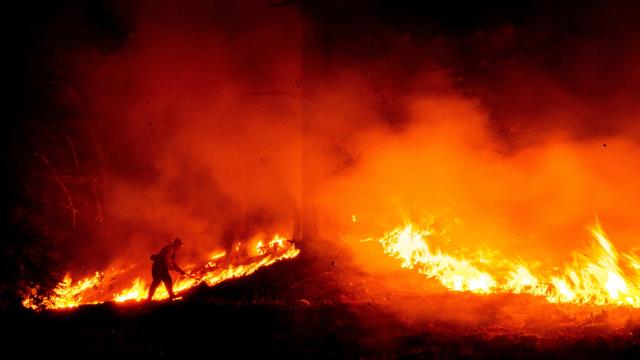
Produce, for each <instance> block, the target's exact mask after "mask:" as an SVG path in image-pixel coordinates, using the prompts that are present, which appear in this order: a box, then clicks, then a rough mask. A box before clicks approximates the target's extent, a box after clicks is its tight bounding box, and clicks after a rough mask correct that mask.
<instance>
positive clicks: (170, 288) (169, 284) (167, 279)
mask: <svg viewBox="0 0 640 360" xmlns="http://www.w3.org/2000/svg"><path fill="white" fill-rule="evenodd" d="M162 282H163V283H164V287H165V288H167V292H168V293H169V299H171V300H173V298H175V297H176V294H174V293H173V280H172V279H171V275H169V272H167V274H166V275H165V276H164V277H163V278H162Z"/></svg>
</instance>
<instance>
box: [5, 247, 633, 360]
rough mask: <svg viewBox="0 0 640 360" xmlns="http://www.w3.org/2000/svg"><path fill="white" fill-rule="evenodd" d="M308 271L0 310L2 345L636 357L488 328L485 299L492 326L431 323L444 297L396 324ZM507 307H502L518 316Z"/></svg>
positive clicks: (620, 341)
mask: <svg viewBox="0 0 640 360" xmlns="http://www.w3.org/2000/svg"><path fill="white" fill-rule="evenodd" d="M310 262H313V260H310V259H304V258H300V259H295V260H292V261H288V262H282V263H278V264H275V265H274V266H272V267H270V268H267V269H263V270H260V271H258V272H257V273H255V274H254V275H252V276H249V277H247V278H243V279H237V280H233V281H229V282H226V283H223V284H221V285H219V286H217V287H214V288H207V287H200V288H197V289H194V290H193V291H191V292H190V293H188V294H185V295H184V297H183V298H182V299H181V300H178V301H174V302H172V303H170V302H154V303H152V304H144V303H134V304H126V305H121V304H120V305H116V304H112V303H107V304H102V305H95V306H83V307H81V308H78V309H74V310H68V311H43V312H33V311H30V310H26V309H16V310H14V311H9V310H5V311H4V312H3V314H2V317H3V319H2V323H3V325H4V327H5V329H9V330H10V331H8V333H7V334H6V335H4V341H3V343H4V344H6V345H5V349H6V348H8V350H9V351H11V352H10V353H15V354H16V357H26V358H34V357H40V356H42V357H47V358H52V357H53V356H55V357H56V358H57V357H58V356H60V357H62V358H78V357H80V358H91V359H123V358H137V359H165V358H185V359H186V358H201V357H207V358H214V357H216V358H248V357H268V358H272V357H281V358H328V357H331V358H396V357H399V358H434V359H459V358H460V359H465V358H469V359H476V358H480V359H487V358H520V359H536V358H557V359H560V358H562V359H604V358H628V359H638V358H640V327H638V326H637V324H636V323H630V324H629V325H628V326H627V327H625V328H623V329H622V330H620V331H617V332H616V331H614V332H611V331H609V332H602V331H598V329H597V324H598V322H597V321H593V322H592V323H589V324H587V325H589V326H587V325H585V324H584V323H582V324H580V325H579V326H575V327H573V328H572V330H566V327H563V328H562V331H560V330H558V329H555V330H554V332H549V333H548V336H546V337H545V336H541V335H539V334H540V332H536V330H535V326H536V325H535V324H531V325H529V328H528V329H530V331H528V333H527V332H526V331H509V330H504V329H503V330H500V329H499V328H500V326H501V325H500V324H502V322H504V320H500V321H499V320H496V319H498V318H501V315H499V314H497V313H499V312H500V310H495V309H494V310H491V311H490V310H488V309H489V307H488V305H487V304H489V303H492V302H495V300H487V301H488V302H486V303H483V302H481V301H480V302H478V304H476V305H474V306H475V307H474V308H475V309H478V310H477V311H478V312H486V313H491V315H490V316H489V315H487V316H488V318H489V317H491V319H492V320H483V321H484V322H479V323H475V325H474V326H466V325H465V324H464V323H462V322H457V323H456V322H448V321H445V320H443V319H447V318H448V317H452V318H455V317H456V314H455V308H456V306H462V305H458V303H457V302H456V301H460V302H462V303H464V302H468V301H469V299H472V298H470V297H464V296H458V297H455V296H454V297H453V298H454V299H456V300H447V299H451V298H452V297H451V296H450V295H447V294H444V295H434V296H431V297H414V301H420V302H433V303H439V305H438V306H439V307H438V309H440V310H445V311H444V313H443V314H442V316H441V317H434V316H432V315H429V316H422V317H421V316H416V317H415V318H414V317H409V318H407V317H406V316H399V315H398V312H397V311H395V310H394V309H393V307H389V306H386V305H384V303H377V302H375V301H371V302H370V301H360V300H358V301H356V300H354V298H353V296H352V293H351V292H350V291H344V290H341V289H339V287H332V285H331V280H330V277H331V276H330V275H331V274H330V272H329V271H325V272H322V271H319V269H318V267H317V266H316V267H313V266H309V265H308V264H309V263H310ZM354 287H355V286H354ZM314 289H315V292H314ZM302 295H306V296H305V297H303V296H302ZM514 299H515V300H514ZM517 299H519V298H513V297H511V298H508V302H509V303H510V304H515V305H512V306H517V307H521V305H520V303H518V300H517ZM452 301H453V302H452ZM501 301H502V302H501V304H505V303H506V302H505V301H504V300H501ZM500 306H502V307H504V306H506V305H500ZM496 314H497V315H496ZM598 316H602V314H599V315H596V318H597V317H598ZM612 316H614V315H610V317H612ZM549 317H550V318H551V319H553V320H554V321H556V318H559V317H558V315H557V314H555V315H554V314H550V315H549ZM501 321H502V322H501ZM510 321H513V319H511V320H510ZM592 325H593V326H592ZM594 326H596V329H595V330H594ZM525 328H526V327H525ZM536 334H538V335H536ZM8 350H5V351H8ZM14 351H15V352H14Z"/></svg>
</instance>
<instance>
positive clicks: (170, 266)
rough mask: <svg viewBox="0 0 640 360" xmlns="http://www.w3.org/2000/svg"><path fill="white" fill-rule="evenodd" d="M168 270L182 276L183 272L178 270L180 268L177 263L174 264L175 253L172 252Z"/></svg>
mask: <svg viewBox="0 0 640 360" xmlns="http://www.w3.org/2000/svg"><path fill="white" fill-rule="evenodd" d="M169 268H171V269H173V270H175V271H177V272H179V273H180V274H182V275H184V270H182V269H181V268H180V266H178V263H177V262H176V252H175V251H173V252H171V256H170V257H169Z"/></svg>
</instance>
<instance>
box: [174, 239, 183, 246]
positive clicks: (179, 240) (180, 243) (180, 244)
mask: <svg viewBox="0 0 640 360" xmlns="http://www.w3.org/2000/svg"><path fill="white" fill-rule="evenodd" d="M172 244H173V246H182V240H181V239H180V238H175V239H174V240H173V242H172Z"/></svg>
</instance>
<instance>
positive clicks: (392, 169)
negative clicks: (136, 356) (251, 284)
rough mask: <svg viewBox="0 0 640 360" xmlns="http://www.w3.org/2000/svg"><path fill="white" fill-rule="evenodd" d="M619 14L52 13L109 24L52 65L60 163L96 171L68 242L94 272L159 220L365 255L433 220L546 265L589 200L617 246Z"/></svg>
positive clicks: (622, 10) (237, 8)
mask: <svg viewBox="0 0 640 360" xmlns="http://www.w3.org/2000/svg"><path fill="white" fill-rule="evenodd" d="M70 7H71V8H73V9H75V8H76V6H75V5H74V6H70ZM636 8H637V6H635V5H633V4H631V3H625V2H619V3H612V4H609V5H604V4H603V5H601V4H599V3H586V4H584V5H582V6H581V7H576V6H569V5H562V6H558V5H556V4H546V3H541V4H539V5H533V4H528V5H526V6H524V7H523V9H524V10H521V8H518V9H517V10H516V9H515V8H509V7H506V8H500V9H497V8H496V7H491V6H486V5H485V4H482V5H475V6H471V7H469V8H464V9H459V7H455V6H451V7H448V6H445V5H429V4H425V5H422V6H420V5H397V6H392V5H389V4H388V3H387V2H374V3H373V4H368V5H366V6H365V5H363V4H342V2H335V3H332V2H302V3H301V4H299V6H293V5H291V4H288V3H269V2H263V1H256V2H242V4H239V3H238V2H235V1H216V2H208V1H202V2H189V5H184V4H182V3H180V2H176V3H172V2H161V3H158V2H151V3H146V2H140V3H136V4H134V5H132V4H130V3H118V2H115V3H109V4H108V5H107V6H106V7H105V8H101V10H100V11H98V12H97V14H98V15H100V16H98V15H96V12H95V11H94V10H95V9H94V10H92V11H89V14H93V15H91V18H90V19H88V20H87V22H88V23H89V24H90V25H86V24H85V23H84V22H80V24H79V25H78V23H77V22H71V24H75V25H65V24H64V21H65V20H64V19H65V17H63V16H62V15H59V16H57V17H54V18H53V20H52V23H53V24H52V25H51V27H52V28H53V29H58V30H59V29H68V28H69V27H71V28H73V27H74V26H76V27H80V28H82V26H89V27H91V26H96V24H99V25H100V27H101V29H104V28H107V29H108V30H107V31H108V32H110V33H114V34H116V35H117V36H112V37H108V38H107V40H108V41H105V40H104V38H103V37H97V38H94V37H92V36H87V37H85V38H83V41H84V42H82V43H81V44H80V45H75V46H73V47H69V48H68V49H61V50H60V55H58V56H56V57H55V59H56V60H55V62H54V64H53V65H52V66H53V67H54V68H55V69H56V71H57V72H59V73H61V74H63V77H64V78H66V79H71V81H70V83H71V84H72V85H69V86H67V87H65V89H67V90H65V91H63V92H60V91H59V92H58V93H57V94H56V96H57V98H56V102H57V104H58V106H62V107H64V108H65V109H66V110H67V111H68V113H69V114H71V115H68V114H67V113H65V114H64V116H69V117H76V118H79V119H80V121H79V124H80V125H78V124H77V123H73V124H72V125H69V126H67V128H66V129H65V132H66V133H67V137H68V139H67V140H65V137H64V136H61V138H60V139H61V140H60V142H59V144H58V146H59V147H60V148H64V149H69V148H70V144H73V146H75V150H77V153H78V154H77V155H76V157H77V160H75V161H74V160H73V156H71V154H70V153H69V151H68V150H65V154H66V157H65V159H66V160H65V161H66V162H67V163H66V164H65V165H64V167H65V169H67V170H69V171H74V168H76V170H75V171H78V172H81V171H82V170H87V169H88V170H87V171H89V172H91V173H95V174H100V181H99V182H97V183H96V186H95V190H92V191H89V192H88V195H87V196H86V198H88V199H89V200H88V201H85V202H89V203H90V206H89V207H90V208H91V209H92V210H91V211H93V212H94V213H95V214H94V213H91V216H86V217H84V218H83V217H79V218H78V220H77V222H78V224H77V225H76V227H75V228H74V229H75V230H73V231H75V234H76V235H74V236H75V237H73V241H69V242H68V244H67V245H68V246H67V248H68V252H69V253H71V254H73V255H74V256H81V257H83V258H82V259H79V260H78V264H81V265H84V266H85V268H84V269H85V270H86V271H94V270H99V269H100V267H102V266H107V265H108V264H110V263H111V262H112V261H114V260H116V259H121V258H122V257H123V256H124V257H126V258H127V260H130V259H137V258H139V259H145V260H146V258H147V254H148V252H149V251H152V250H154V249H155V248H157V247H158V246H161V245H162V244H164V243H165V242H166V241H168V240H170V239H171V238H172V237H175V236H180V237H182V238H183V239H184V240H185V243H186V244H187V246H186V247H185V249H186V250H187V251H188V252H190V254H189V255H190V257H191V258H197V257H199V256H201V255H202V254H203V253H204V252H206V251H210V250H212V249H216V248H221V247H225V246H226V247H228V246H230V244H231V243H232V242H233V241H241V240H245V239H247V238H250V237H252V236H253V235H255V234H256V233H260V232H275V231H277V232H283V231H284V232H286V233H287V235H289V236H295V235H296V234H294V232H295V231H296V228H297V227H299V225H300V221H303V223H304V226H305V227H306V228H307V229H310V228H314V229H315V230H314V231H313V232H310V231H307V232H305V235H309V237H308V238H307V239H305V240H307V241H312V242H314V243H316V244H322V245H323V246H325V245H327V244H328V246H333V245H336V244H342V241H341V240H343V239H349V240H353V241H351V242H350V244H352V245H353V246H352V247H351V249H352V250H354V251H353V253H354V254H355V256H356V259H359V260H362V261H361V262H362V263H365V264H367V263H369V264H372V263H377V261H378V260H379V258H378V257H382V255H381V252H379V251H378V250H379V249H376V250H375V254H376V255H373V256H374V257H373V258H372V257H371V256H369V254H371V253H373V252H367V251H366V249H367V246H369V245H362V244H363V243H361V242H360V240H361V239H364V238H367V237H370V236H377V235H381V234H382V233H384V232H385V231H388V230H390V229H391V228H393V227H395V226H397V225H400V224H402V222H403V221H404V220H405V219H406V218H412V219H416V218H421V217H432V218H433V219H434V221H435V222H436V224H437V226H440V227H442V228H446V229H447V231H448V234H449V236H448V238H449V239H450V241H451V243H450V244H448V246H451V247H453V248H456V247H457V248H467V247H468V248H480V247H483V246H486V247H490V248H493V249H496V250H499V251H501V252H504V253H508V254H513V255H514V256H516V255H518V256H531V257H533V258H539V259H547V258H550V259H554V260H561V259H564V258H566V257H567V256H568V254H569V252H570V251H571V250H574V249H576V248H579V247H581V245H582V244H583V243H582V241H586V238H587V234H586V231H584V228H585V226H587V225H589V224H591V223H593V221H595V216H596V215H597V216H599V217H600V220H601V221H602V223H603V225H604V227H605V229H606V230H607V231H608V232H609V233H610V235H611V237H612V239H614V242H615V243H616V244H619V245H620V246H621V247H623V248H624V247H626V248H629V247H632V246H633V244H634V243H633V241H634V236H635V235H634V234H637V233H638V230H639V229H638V228H637V225H636V224H637V223H638V221H637V220H638V218H637V214H636V212H635V210H634V209H635V206H636V204H637V203H638V201H639V200H640V191H638V189H637V186H636V184H635V183H634V180H635V179H637V178H638V176H639V175H640V173H639V172H640V163H639V161H640V160H638V159H640V157H639V156H638V155H639V153H640V150H639V148H638V140H639V139H640V127H639V126H638V125H637V122H636V121H635V119H636V118H637V117H638V115H640V106H638V104H639V102H638V100H640V99H639V98H638V94H640V91H639V90H640V89H638V85H637V84H640V72H639V71H638V69H637V67H635V66H634V64H636V63H637V62H638V61H639V60H640V50H639V40H638V39H640V30H639V29H638V26H637V24H636V23H635V17H634V16H633V14H634V13H635V12H636V10H637V9H636ZM105 9H106V10H105ZM80 13H81V14H80V15H78V13H77V12H76V11H71V15H69V14H68V13H63V15H68V16H71V18H74V19H75V18H76V17H80V18H82V17H83V16H87V15H85V14H84V13H82V12H80ZM105 14H107V15H108V16H106V15H105ZM59 32H60V31H59ZM62 33H63V34H66V33H67V31H62ZM89 34H91V32H89ZM86 43H89V44H90V46H86ZM96 43H100V45H99V46H97V45H96ZM58 89H59V88H58ZM65 126H66V125H65ZM62 127H63V128H64V126H62ZM33 161H34V162H35V161H37V162H41V161H42V160H40V159H39V158H38V159H36V160H33ZM63 162H64V161H63V160H60V162H59V163H63ZM74 162H75V163H76V164H77V165H73V164H74ZM60 167H62V165H61V166H60ZM78 168H79V169H80V170H78ZM48 184H49V186H50V187H51V190H49V191H51V192H54V193H56V194H57V195H56V196H58V197H59V200H60V201H59V202H60V203H63V204H64V203H66V202H69V199H67V197H66V194H65V192H64V191H62V190H61V189H60V187H59V186H58V185H56V184H57V183H55V182H51V183H48ZM67 190H70V191H71V192H73V191H80V190H77V189H75V190H74V188H73V187H70V188H68V189H67ZM95 199H97V200H95ZM80 200H81V199H79V200H78V201H77V202H76V206H80V205H82V204H81V203H80V205H78V202H79V201H80ZM85 200H86V199H85ZM94 202H95V203H96V205H93V203H94ZM98 208H99V209H98ZM308 208H310V209H311V210H310V211H308ZM55 209H56V210H55V211H58V212H59V214H62V215H61V217H62V216H64V218H65V219H66V220H65V221H71V219H70V217H71V212H70V211H69V209H67V208H64V207H63V208H55ZM51 211H54V210H51ZM353 215H355V216H356V218H357V221H356V222H355V223H354V222H353ZM78 216H79V215H78ZM301 217H302V219H301ZM79 238H81V239H80V240H79ZM635 240H637V239H635ZM445 245H447V244H445ZM321 247H322V246H321ZM363 249H364V250H363ZM363 252H365V253H367V254H368V255H366V256H364V257H360V258H359V257H358V256H359V254H361V253H363ZM373 259H375V261H372V260H373Z"/></svg>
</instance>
